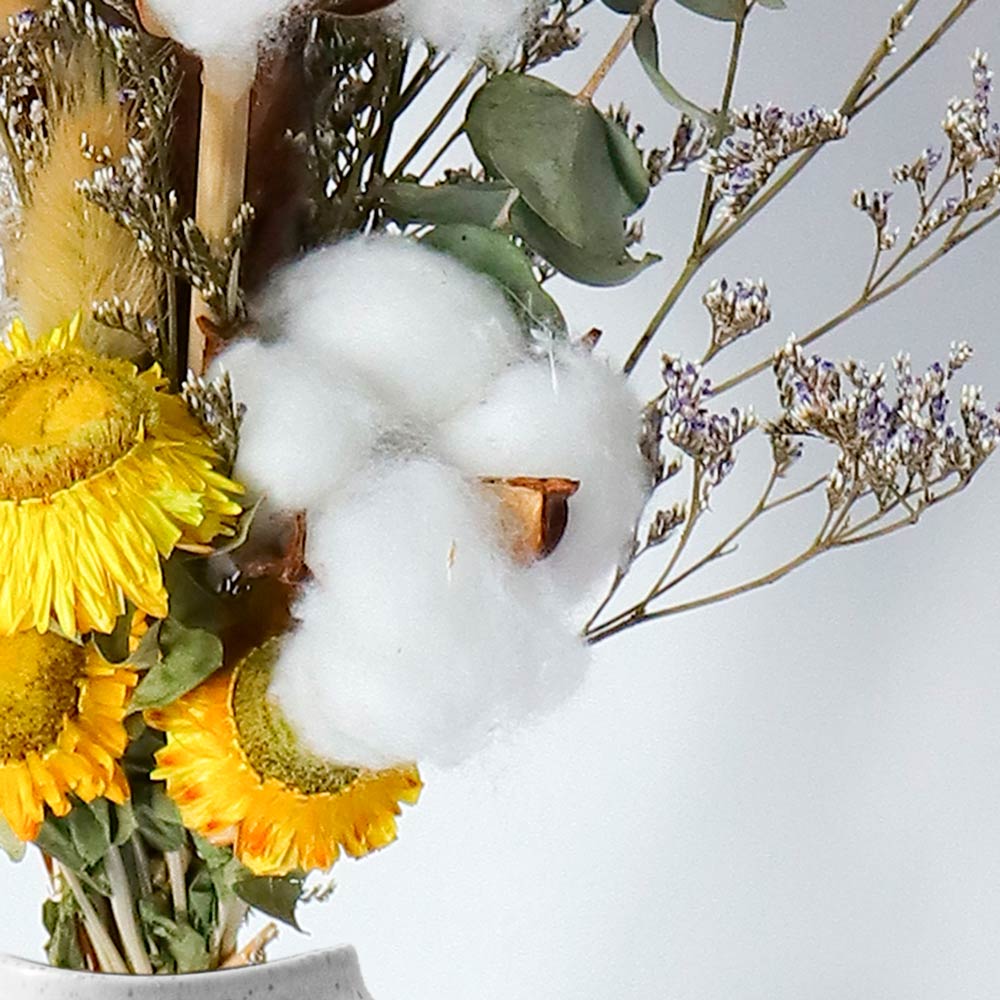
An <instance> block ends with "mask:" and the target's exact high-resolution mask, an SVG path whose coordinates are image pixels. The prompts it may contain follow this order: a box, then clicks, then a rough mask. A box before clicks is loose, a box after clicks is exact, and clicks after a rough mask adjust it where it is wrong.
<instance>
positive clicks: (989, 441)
mask: <svg viewBox="0 0 1000 1000" xmlns="http://www.w3.org/2000/svg"><path fill="white" fill-rule="evenodd" d="M971 356H972V349H971V348H970V347H969V345H968V344H966V343H964V342H963V343H957V344H953V345H952V349H951V352H950V354H949V356H948V358H947V360H946V361H944V362H935V363H934V364H932V365H931V366H930V367H929V368H927V370H926V371H925V372H924V373H923V374H922V375H916V374H915V373H914V371H913V368H912V365H911V362H910V358H909V356H908V355H905V354H901V355H899V356H897V357H896V358H895V359H894V362H893V373H894V376H895V387H894V391H892V392H890V389H889V379H888V378H887V375H886V368H885V366H884V365H882V366H880V367H879V368H877V369H876V370H875V371H870V370H868V369H867V368H866V367H865V366H864V365H863V364H861V363H860V362H857V361H852V360H849V361H846V362H844V363H843V364H840V365H836V364H834V363H833V362H832V361H828V360H826V359H824V358H821V357H819V356H818V355H813V356H807V355H806V354H805V352H804V351H803V350H802V348H801V347H800V346H799V344H797V343H796V342H795V340H794V339H792V340H790V341H789V342H788V344H787V345H786V346H785V347H784V348H783V349H782V350H781V351H780V352H779V353H778V355H777V357H776V360H775V373H776V376H777V380H778V394H779V398H780V400H781V405H782V408H783V410H784V412H783V413H782V415H781V417H780V418H779V419H778V420H777V421H776V422H775V424H774V425H773V427H772V433H780V434H783V435H787V436H796V435H804V436H810V437H818V438H822V439H825V440H826V441H828V442H830V443H831V444H833V445H834V446H836V447H837V449H838V451H839V454H838V457H837V461H836V465H835V467H834V470H833V472H832V473H831V476H830V479H829V482H828V485H827V495H828V499H829V501H830V504H831V506H832V507H834V508H837V507H840V506H842V505H843V504H845V503H849V502H851V501H852V500H853V499H856V498H857V497H859V496H861V495H863V494H864V493H867V492H870V493H871V494H872V495H873V496H874V497H875V499H876V501H877V502H878V504H879V505H880V507H882V508H886V507H889V506H892V505H893V504H895V503H896V502H898V501H899V499H900V497H903V496H907V495H909V494H910V493H911V492H912V491H913V490H914V489H918V490H919V489H922V490H924V492H925V493H929V491H930V489H931V488H932V487H933V486H934V485H935V484H936V483H938V482H940V481H942V480H943V479H946V478H948V477H949V476H953V475H957V476H959V477H960V478H962V479H966V478H968V477H969V476H970V475H971V474H972V473H973V472H974V471H975V470H976V469H977V468H978V467H979V465H980V464H981V463H982V461H983V460H984V459H985V458H986V457H987V456H988V455H989V454H990V452H992V451H993V449H994V448H995V447H996V444H997V441H998V439H1000V410H998V411H996V412H994V413H987V412H986V411H985V410H984V409H983V407H982V403H981V399H980V396H979V394H978V392H977V391H970V390H969V389H968V388H967V389H965V390H963V393H962V405H961V415H962V422H963V429H959V427H958V426H956V424H955V423H954V422H952V421H949V419H948V405H949V399H948V395H947V393H948V389H949V385H950V383H951V381H952V379H953V378H954V376H955V374H956V373H957V372H958V371H959V370H960V369H961V368H962V367H963V366H964V365H965V364H966V363H967V362H968V360H969V358H970V357H971Z"/></svg>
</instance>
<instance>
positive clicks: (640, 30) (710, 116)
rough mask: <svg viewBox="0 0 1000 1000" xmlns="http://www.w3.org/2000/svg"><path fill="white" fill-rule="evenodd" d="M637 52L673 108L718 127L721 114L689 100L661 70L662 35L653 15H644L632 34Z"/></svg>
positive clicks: (643, 65) (646, 69) (657, 87)
mask: <svg viewBox="0 0 1000 1000" xmlns="http://www.w3.org/2000/svg"><path fill="white" fill-rule="evenodd" d="M632 45H633V47H634V48H635V54H636V55H637V56H638V57H639V62H640V63H641V64H642V68H643V69H644V70H645V71H646V76H648V77H649V80H650V82H651V83H652V84H653V86H654V87H656V89H657V90H658V91H659V92H660V96H661V97H663V99H664V100H665V101H666V102H667V103H668V104H669V105H670V106H671V107H673V108H676V109H677V110H678V111H681V112H683V113H684V114H686V115H688V116H689V117H691V118H696V119H698V120H699V121H702V122H704V123H705V124H706V125H709V126H711V127H712V128H715V129H718V128H719V125H720V116H719V115H718V114H714V113H713V112H711V111H706V110H705V109H704V108H702V107H700V106H699V105H697V104H695V103H694V102H693V101H689V100H688V99H687V98H686V97H685V96H684V95H683V94H682V93H681V92H680V91H679V90H678V89H677V88H676V87H675V86H674V85H673V84H672V83H671V82H670V81H669V80H668V79H667V78H666V77H665V76H664V75H663V73H662V72H661V71H660V36H659V33H658V32H657V30H656V23H655V22H654V21H653V18H652V17H651V16H648V15H647V16H646V17H643V18H642V19H641V20H640V21H639V24H638V26H637V27H636V29H635V34H634V35H633V36H632Z"/></svg>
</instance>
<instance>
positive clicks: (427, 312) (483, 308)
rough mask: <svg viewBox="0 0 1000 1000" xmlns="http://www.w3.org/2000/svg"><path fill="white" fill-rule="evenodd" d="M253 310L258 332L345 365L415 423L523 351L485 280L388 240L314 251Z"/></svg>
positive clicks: (474, 391) (458, 400)
mask: <svg viewBox="0 0 1000 1000" xmlns="http://www.w3.org/2000/svg"><path fill="white" fill-rule="evenodd" d="M257 311H258V314H259V315H258V320H259V324H260V326H261V329H262V331H263V333H264V335H265V336H281V337H284V338H286V339H288V340H289V341H290V342H293V343H295V344H296V345H298V347H299V349H300V350H301V351H302V352H303V353H304V354H308V355H311V356H313V357H315V358H316V359H324V360H325V361H326V363H327V364H328V365H335V366H337V367H338V368H343V367H345V366H346V367H348V368H352V369H354V370H355V371H356V372H357V373H358V374H359V375H360V376H361V377H362V378H364V379H365V380H366V381H368V382H369V383H370V384H371V385H372V386H373V388H374V389H375V391H376V392H377V393H378V394H379V395H380V396H381V397H383V398H385V399H386V400H387V401H388V402H389V403H390V404H391V405H392V408H393V409H394V411H395V413H396V417H397V421H398V422H402V423H409V424H415V425H417V426H420V425H427V424H433V423H436V422H438V421H440V420H442V419H444V418H446V417H448V416H449V415H451V414H452V413H454V412H455V411H456V410H458V409H459V408H461V407H462V406H463V405H465V404H466V403H469V402H471V401H473V400H475V399H476V398H478V397H479V396H480V395H481V394H482V392H483V390H484V389H485V388H486V386H487V385H488V384H489V382H490V380H491V379H492V378H493V376H494V375H496V374H497V373H498V372H499V371H501V370H502V369H503V368H504V367H505V366H507V365H508V364H510V363H511V362H512V361H513V360H515V359H516V358H517V357H519V356H520V355H521V353H522V352H523V350H524V338H523V336H522V334H521V331H520V327H519V325H518V322H517V320H516V318H515V316H514V314H513V312H512V311H511V308H510V307H509V306H508V304H507V301H506V299H505V297H504V294H503V292H502V291H501V290H500V289H499V287H498V286H497V285H496V284H495V283H494V282H492V281H491V280H490V279H488V278H486V277H484V276H483V275H481V274H476V273H475V272H473V271H470V270H469V269H468V268H466V267H464V266H463V265H462V264H460V263H458V262H457V261H456V260H454V259H453V258H452V257H449V256H447V255H446V254H443V253H439V252H438V251H436V250H432V249H430V248H428V247H424V246H421V245H420V244H418V243H415V242H414V241H412V240H408V239H403V238H402V237H396V236H374V237H362V238H354V239H349V240H345V241H344V242H342V243H338V244H336V245H335V246H331V247H326V248H324V249H322V250H318V251H315V252H314V253H312V254H310V255H308V256H307V257H305V258H304V259H302V260H301V261H299V262H297V263H295V264H292V265H290V266H289V267H288V268H286V269H285V270H284V271H283V272H282V273H281V274H280V275H279V276H278V277H277V278H276V279H275V281H274V282H272V284H271V287H270V289H269V290H268V291H266V292H265V294H264V296H263V298H262V300H261V302H260V303H259V306H258V310H257Z"/></svg>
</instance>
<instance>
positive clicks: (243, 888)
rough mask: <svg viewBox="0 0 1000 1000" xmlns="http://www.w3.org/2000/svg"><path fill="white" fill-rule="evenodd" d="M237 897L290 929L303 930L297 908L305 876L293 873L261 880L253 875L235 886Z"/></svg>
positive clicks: (303, 888)
mask: <svg viewBox="0 0 1000 1000" xmlns="http://www.w3.org/2000/svg"><path fill="white" fill-rule="evenodd" d="M234 889H235V890H236V895H238V896H239V897H240V899H242V900H243V902H244V903H247V904H249V905H250V906H252V907H254V908H255V909H257V910H260V911H261V912H262V913H266V914H267V915H268V916H269V917H274V919H275V920H280V921H281V922H282V923H284V924H288V926H289V927H294V928H295V929H296V930H301V929H302V928H301V927H299V923H298V920H297V919H296V917H295V908H296V907H297V906H298V904H299V900H300V899H301V898H302V893H303V891H304V890H305V876H304V875H302V874H301V873H297V872H293V873H292V874H290V875H285V876H284V877H283V878H261V877H258V876H253V875H251V876H250V877H249V878H244V879H240V881H238V882H236V883H235V885H234Z"/></svg>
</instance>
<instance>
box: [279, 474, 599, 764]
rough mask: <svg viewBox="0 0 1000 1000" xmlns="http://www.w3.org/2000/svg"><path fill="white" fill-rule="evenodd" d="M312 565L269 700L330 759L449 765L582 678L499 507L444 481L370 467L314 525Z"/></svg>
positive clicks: (567, 631) (580, 654) (568, 638)
mask: <svg viewBox="0 0 1000 1000" xmlns="http://www.w3.org/2000/svg"><path fill="white" fill-rule="evenodd" d="M307 561H308V563H309V566H310V568H311V569H312V571H313V573H314V575H315V580H314V583H313V584H312V586H311V588H310V589H309V591H308V592H307V593H306V596H305V597H304V598H303V600H302V601H301V602H300V604H299V605H298V606H297V608H296V616H297V617H299V618H300V619H301V621H302V624H301V625H300V626H299V627H298V629H297V630H296V631H294V632H293V633H291V635H289V636H288V637H287V638H286V639H285V644H284V647H283V650H282V654H281V656H280V658H279V662H278V666H277V668H276V674H275V679H274V682H273V685H272V689H271V693H272V695H274V696H275V697H276V698H277V699H278V701H279V702H280V705H281V707H282V709H283V711H284V712H285V714H286V716H287V718H288V720H289V721H290V722H291V723H292V725H293V726H294V728H295V729H296V731H297V732H298V733H299V735H300V736H301V737H302V738H303V739H304V741H305V742H306V743H307V744H308V745H310V746H312V747H313V748H314V749H315V750H316V751H317V752H319V753H321V754H323V755H324V756H327V757H329V758H331V759H334V760H340V761H345V762H350V763H357V764H364V765H367V766H372V767H375V766H381V765H385V764H387V763H393V762H402V761H414V760H415V761H429V762H433V763H438V764H451V763H455V762H458V761H460V760H462V759H464V758H465V757H467V756H468V755H469V754H470V753H472V752H474V751H475V750H477V749H479V748H480V747H481V746H482V745H483V744H484V743H486V742H487V741H488V740H489V739H490V737H491V736H492V735H493V734H494V733H495V732H497V731H503V730H504V729H506V728H508V727H510V726H513V725H515V724H517V723H521V722H524V721H525V720H527V719H530V718H531V717H533V716H534V715H536V714H537V713H540V712H543V711H545V710H547V709H550V708H552V707H554V706H555V705H556V704H558V703H559V702H561V701H562V700H563V699H564V698H566V697H567V696H568V695H569V693H571V692H572V691H573V690H574V689H575V687H576V685H577V684H578V683H579V682H580V681H581V680H582V677H583V671H584V667H585V663H586V650H585V647H584V645H583V643H582V641H581V640H580V639H579V637H578V636H577V635H576V634H575V632H574V630H573V629H572V628H571V627H569V625H568V623H567V622H566V621H565V618H564V617H563V616H562V615H561V614H560V611H559V608H558V607H557V606H556V605H555V604H554V603H553V602H552V600H551V599H550V597H549V596H548V595H547V593H546V592H545V589H544V576H542V575H539V574H533V573H532V572H531V571H530V570H526V569H522V568H519V567H516V566H514V565H513V564H512V563H511V561H510V560H509V558H508V557H507V555H506V553H505V552H504V551H503V549H502V548H501V547H500V544H499V543H498V539H497V511H496V507H495V501H494V500H492V499H491V498H490V497H489V496H488V495H487V494H485V493H483V492H482V491H481V490H480V489H479V488H478V487H477V486H476V485H475V484H470V483H469V482H467V481H466V480H464V479H463V478H462V477H461V476H460V475H459V474H458V473H457V472H456V471H454V470H452V469H449V468H447V467H445V466H442V465H439V464H437V463H435V462H432V461H428V460H419V459H418V460H400V459H396V460H390V461H382V462H379V463H377V464H375V465H374V466H373V467H372V469H371V470H370V473H369V474H368V475H367V476H366V477H364V481H363V486H362V487H361V488H360V489H358V490H357V491H356V492H355V493H354V494H353V496H352V497H351V498H350V499H349V500H348V501H347V502H345V503H343V504H341V505H339V506H338V507H337V508H336V509H334V510H330V511H328V512H326V513H324V514H323V515H321V516H319V517H318V518H316V519H315V520H310V524H309V532H308V541H307Z"/></svg>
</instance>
